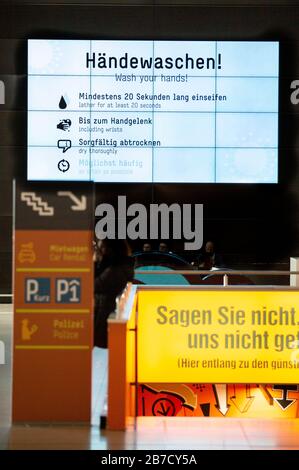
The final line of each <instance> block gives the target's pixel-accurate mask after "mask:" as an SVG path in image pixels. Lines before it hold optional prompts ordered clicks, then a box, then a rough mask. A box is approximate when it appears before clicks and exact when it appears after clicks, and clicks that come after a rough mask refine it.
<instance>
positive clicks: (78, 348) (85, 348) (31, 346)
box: [15, 344, 90, 350]
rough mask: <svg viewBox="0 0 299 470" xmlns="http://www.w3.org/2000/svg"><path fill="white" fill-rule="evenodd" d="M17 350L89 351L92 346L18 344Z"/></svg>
mask: <svg viewBox="0 0 299 470" xmlns="http://www.w3.org/2000/svg"><path fill="white" fill-rule="evenodd" d="M15 349H32V350H34V349H44V350H72V349H77V350H89V349H90V346H89V345H84V346H83V345H82V346H76V345H74V346H71V345H65V346H60V345H55V346H54V345H51V346H50V345H22V344H16V345H15Z"/></svg>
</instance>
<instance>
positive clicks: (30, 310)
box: [15, 308, 90, 314]
mask: <svg viewBox="0 0 299 470" xmlns="http://www.w3.org/2000/svg"><path fill="white" fill-rule="evenodd" d="M15 312H16V313H65V314H67V313H77V314H80V313H90V309H88V308H81V309H80V308H78V309H70V308H66V309H63V308H36V309H35V308H16V310H15Z"/></svg>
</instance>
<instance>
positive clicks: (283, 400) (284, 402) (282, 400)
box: [272, 385, 298, 410]
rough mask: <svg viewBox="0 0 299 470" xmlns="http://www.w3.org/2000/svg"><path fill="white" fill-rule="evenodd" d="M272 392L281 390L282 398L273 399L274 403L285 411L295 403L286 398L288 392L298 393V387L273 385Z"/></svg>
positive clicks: (293, 400)
mask: <svg viewBox="0 0 299 470" xmlns="http://www.w3.org/2000/svg"><path fill="white" fill-rule="evenodd" d="M272 390H282V396H281V397H280V398H275V397H273V398H274V400H275V401H276V403H277V404H278V405H279V406H280V408H282V409H283V410H286V409H287V408H288V407H289V406H291V405H292V404H293V403H295V401H296V398H295V399H291V398H288V395H289V391H295V392H297V391H298V385H273V388H272Z"/></svg>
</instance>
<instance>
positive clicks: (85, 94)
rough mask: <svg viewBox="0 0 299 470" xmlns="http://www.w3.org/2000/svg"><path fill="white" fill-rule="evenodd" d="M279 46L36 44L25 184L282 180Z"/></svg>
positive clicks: (31, 45)
mask: <svg viewBox="0 0 299 470" xmlns="http://www.w3.org/2000/svg"><path fill="white" fill-rule="evenodd" d="M278 75H279V43H278V42H260V41H258V42H248V41H246V42H244V41H241V42H236V41H217V42H216V41H106V40H105V41H90V40H29V41H28V180H57V181H65V180H72V181H95V182H132V183H133V182H134V183H137V182H146V183H152V182H165V183H166V182H169V183H170V182H171V183H276V182H277V181H278Z"/></svg>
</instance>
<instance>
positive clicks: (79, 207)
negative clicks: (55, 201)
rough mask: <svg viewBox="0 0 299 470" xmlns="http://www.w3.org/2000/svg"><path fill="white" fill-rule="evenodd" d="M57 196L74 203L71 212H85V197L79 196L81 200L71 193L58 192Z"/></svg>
mask: <svg viewBox="0 0 299 470" xmlns="http://www.w3.org/2000/svg"><path fill="white" fill-rule="evenodd" d="M57 194H58V196H66V197H69V198H70V199H71V200H72V201H73V202H74V203H75V204H74V205H73V206H71V209H72V211H86V207H87V200H86V196H81V198H80V199H79V198H78V197H77V196H75V194H74V193H72V192H71V191H58V193H57Z"/></svg>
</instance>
